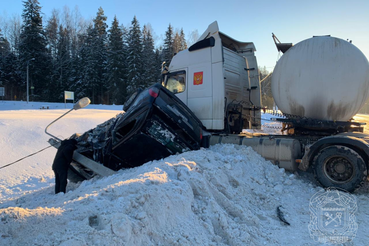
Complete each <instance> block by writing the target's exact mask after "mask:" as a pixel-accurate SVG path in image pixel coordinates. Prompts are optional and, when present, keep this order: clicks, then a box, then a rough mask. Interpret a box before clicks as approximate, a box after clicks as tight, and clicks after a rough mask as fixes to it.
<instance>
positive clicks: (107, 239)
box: [0, 109, 369, 245]
mask: <svg viewBox="0 0 369 246" xmlns="http://www.w3.org/2000/svg"><path fill="white" fill-rule="evenodd" d="M64 112H65V110H62V109H59V110H18V111H0V143H1V149H0V153H1V156H2V160H1V166H2V165H5V164H7V163H10V162H12V161H15V160H17V159H19V158H21V157H23V156H25V155H28V154H31V153H33V152H35V151H37V150H39V149H41V148H44V147H47V146H48V144H47V142H46V141H47V139H48V136H47V135H46V134H45V133H44V129H45V127H46V126H47V124H49V123H50V122H51V121H52V120H54V119H55V118H57V117H58V116H60V115H61V114H62V113H64ZM119 112H120V111H116V110H95V109H83V110H80V111H78V112H74V111H73V112H72V113H71V114H69V115H68V116H66V117H65V118H64V119H62V120H60V122H57V123H55V125H54V126H52V127H51V128H50V129H49V130H50V132H51V133H53V134H55V135H56V136H58V137H60V138H66V137H69V136H70V135H71V134H73V133H74V132H81V133H82V132H84V131H86V130H88V129H90V128H93V127H95V126H96V125H97V124H99V123H102V122H104V121H105V120H107V119H109V118H111V117H112V116H114V115H115V114H117V113H119ZM360 117H362V118H365V119H368V117H366V116H365V117H364V116H360ZM55 153H56V150H55V149H54V148H49V149H47V150H45V151H43V152H41V153H39V154H37V155H34V156H32V157H30V158H27V159H25V160H22V161H20V162H18V163H16V164H14V165H12V166H10V167H7V168H4V169H0V172H1V175H0V236H1V239H0V240H1V244H4V245H319V244H318V243H316V242H314V241H313V239H312V238H310V234H309V230H308V224H309V222H310V211H309V200H310V198H311V197H312V196H313V195H314V194H315V193H316V192H318V191H320V190H322V189H321V188H320V187H319V186H318V185H317V184H316V182H315V181H314V179H312V177H311V176H310V175H308V174H298V173H289V172H285V171H284V170H283V169H279V168H278V167H276V166H274V165H273V164H271V163H270V162H269V161H265V160H264V159H263V158H262V157H260V156H259V155H258V154H256V153H255V152H254V151H253V150H252V149H251V148H248V147H245V146H234V145H216V146H213V147H211V148H210V149H201V150H198V151H192V152H186V153H183V154H180V155H174V156H170V157H168V158H165V159H163V160H159V161H153V162H149V163H146V164H144V165H143V166H140V167H137V168H133V169H127V170H121V171H119V172H118V173H117V174H115V175H113V176H110V177H106V178H101V179H94V180H89V181H85V182H82V183H79V184H69V185H68V187H67V193H66V194H58V195H55V194H53V193H54V187H53V186H54V178H53V172H52V170H51V164H52V161H53V158H54V155H55ZM368 191H369V188H368V186H366V187H363V188H362V189H360V190H358V191H357V192H356V193H355V194H354V196H355V198H356V201H357V207H358V211H357V212H356V221H357V223H358V230H357V235H356V237H355V238H354V240H353V241H352V242H350V243H349V245H366V244H367V242H368V235H369V222H368V216H369V195H368ZM279 206H281V207H280V209H281V211H282V212H283V214H284V218H285V219H286V220H287V221H288V222H289V223H290V226H288V225H285V224H284V223H283V222H281V221H280V219H279V218H278V216H277V207H279Z"/></svg>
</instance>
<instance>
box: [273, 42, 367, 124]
mask: <svg viewBox="0 0 369 246" xmlns="http://www.w3.org/2000/svg"><path fill="white" fill-rule="evenodd" d="M271 87H272V94H273V97H274V100H275V103H276V105H277V106H278V107H279V109H280V110H281V111H282V112H283V113H285V114H290V115H294V116H300V117H308V118H313V119H319V120H331V121H348V120H350V119H351V118H352V117H353V116H354V115H355V114H357V112H358V111H359V110H360V109H361V107H362V106H363V105H364V104H365V102H366V101H367V99H368V97H369V91H368V89H369V64H368V60H367V58H366V57H365V55H364V54H363V53H362V52H361V51H360V50H359V49H358V48H357V47H355V46H354V45H353V44H351V43H349V42H347V41H345V40H342V39H339V38H334V37H330V36H320V37H313V38H310V39H307V40H304V41H301V42H300V43H297V44H296V45H295V46H293V47H291V48H290V49H289V50H287V52H286V53H284V54H283V55H282V57H281V58H280V59H279V61H278V62H277V65H276V67H275V68H274V71H273V75H272V85H271Z"/></svg>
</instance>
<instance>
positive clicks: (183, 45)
mask: <svg viewBox="0 0 369 246" xmlns="http://www.w3.org/2000/svg"><path fill="white" fill-rule="evenodd" d="M179 36H180V40H181V45H180V47H179V51H181V50H185V49H187V42H186V38H185V34H184V32H183V28H181V32H180V34H179Z"/></svg>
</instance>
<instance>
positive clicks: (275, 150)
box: [210, 135, 302, 172]
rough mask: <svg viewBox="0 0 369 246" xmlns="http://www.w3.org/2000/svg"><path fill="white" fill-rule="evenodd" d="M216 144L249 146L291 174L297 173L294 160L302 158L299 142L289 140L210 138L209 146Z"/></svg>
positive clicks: (262, 137)
mask: <svg viewBox="0 0 369 246" xmlns="http://www.w3.org/2000/svg"><path fill="white" fill-rule="evenodd" d="M217 143H223V144H225V143H230V144H238V145H246V146H250V147H251V148H252V149H253V150H254V151H256V152H257V153H258V154H259V155H261V156H262V157H264V158H265V159H267V160H269V161H271V162H272V163H273V164H275V165H277V166H279V167H281V168H284V169H286V170H288V171H292V172H294V171H297V167H298V163H296V159H300V158H301V156H302V154H301V144H300V142H299V141H298V140H296V139H291V138H278V137H276V138H271V137H270V136H258V137H247V136H246V137H245V136H242V135H224V136H221V135H215V136H214V135H213V136H211V138H210V145H214V144H217Z"/></svg>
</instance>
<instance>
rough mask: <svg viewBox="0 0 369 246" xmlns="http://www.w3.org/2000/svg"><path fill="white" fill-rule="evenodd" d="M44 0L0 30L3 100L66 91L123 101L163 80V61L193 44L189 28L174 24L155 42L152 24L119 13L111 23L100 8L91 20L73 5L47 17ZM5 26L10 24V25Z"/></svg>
mask: <svg viewBox="0 0 369 246" xmlns="http://www.w3.org/2000/svg"><path fill="white" fill-rule="evenodd" d="M41 13H42V12H41V6H40V3H39V2H38V0H25V1H24V2H23V13H22V18H21V19H19V20H18V19H16V18H13V19H11V20H10V21H8V23H6V25H2V27H3V28H2V29H0V87H3V88H4V91H5V93H4V96H2V95H0V97H1V96H2V98H1V99H3V100H27V79H28V84H29V100H30V101H41V102H42V101H48V102H61V101H63V100H64V91H73V92H74V97H75V99H79V98H82V97H85V96H88V97H89V98H90V99H91V102H92V103H94V104H123V103H124V102H125V101H126V99H127V97H128V96H129V95H130V94H132V93H133V92H134V91H135V90H137V89H138V88H145V87H147V86H149V85H151V84H153V83H156V82H160V79H161V78H160V74H161V65H162V63H163V62H164V61H165V62H166V63H167V64H169V62H170V60H171V58H172V57H173V55H174V54H176V53H178V52H179V51H181V50H184V49H187V44H186V39H185V35H184V32H183V29H180V30H179V31H174V28H173V27H172V26H171V25H170V24H169V26H168V29H167V31H166V32H165V35H164V40H163V45H162V46H161V47H155V45H154V39H153V35H152V33H153V30H152V28H151V26H150V25H144V26H143V27H142V28H141V26H140V24H139V21H138V20H137V18H136V17H135V16H134V17H133V19H132V21H131V25H130V26H129V27H125V26H123V25H121V24H120V23H119V20H118V19H117V18H116V17H114V19H113V21H112V23H111V24H110V26H109V28H108V24H107V17H106V16H105V14H104V10H103V9H102V8H101V7H100V8H99V9H98V10H97V13H96V16H95V18H93V20H92V21H86V20H84V19H83V17H82V16H81V15H80V14H79V13H78V12H76V11H70V10H69V9H68V8H67V7H66V8H64V10H63V11H62V12H60V11H58V10H53V12H52V13H51V17H50V18H48V19H47V20H46V21H44V20H43V19H42V15H41ZM4 27H5V28H4Z"/></svg>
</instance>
